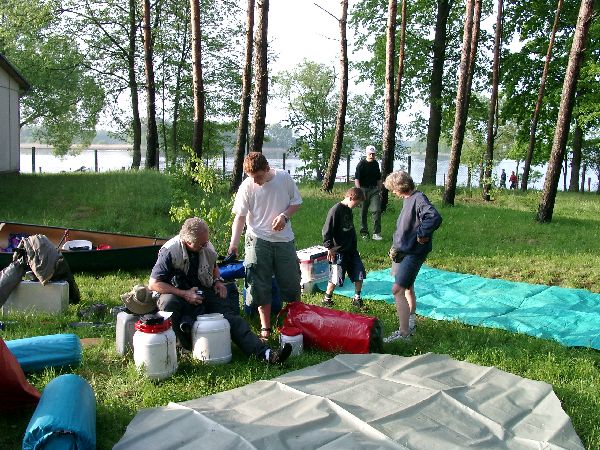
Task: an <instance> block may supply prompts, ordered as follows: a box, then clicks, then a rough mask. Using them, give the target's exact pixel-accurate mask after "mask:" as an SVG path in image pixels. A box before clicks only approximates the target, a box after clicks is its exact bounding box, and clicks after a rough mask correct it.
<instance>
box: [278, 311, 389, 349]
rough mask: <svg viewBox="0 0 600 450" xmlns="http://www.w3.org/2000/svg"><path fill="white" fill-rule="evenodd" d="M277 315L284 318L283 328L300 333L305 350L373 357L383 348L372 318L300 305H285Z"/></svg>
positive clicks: (376, 323)
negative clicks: (361, 354) (281, 315)
mask: <svg viewBox="0 0 600 450" xmlns="http://www.w3.org/2000/svg"><path fill="white" fill-rule="evenodd" d="M280 314H285V321H284V323H283V326H284V327H286V328H287V327H296V328H299V329H300V330H302V335H303V339H304V346H306V347H314V348H318V349H321V350H325V351H332V352H339V353H369V352H375V353H377V352H380V351H381V350H382V348H383V340H382V338H383V334H382V331H383V329H382V326H381V322H379V319H377V318H376V317H371V316H365V315H362V314H354V313H349V312H346V311H338V310H337V309H330V308H324V307H321V306H315V305H309V304H306V303H301V302H291V303H288V304H287V305H286V307H285V308H283V309H282V310H281V312H280ZM278 317H279V316H278Z"/></svg>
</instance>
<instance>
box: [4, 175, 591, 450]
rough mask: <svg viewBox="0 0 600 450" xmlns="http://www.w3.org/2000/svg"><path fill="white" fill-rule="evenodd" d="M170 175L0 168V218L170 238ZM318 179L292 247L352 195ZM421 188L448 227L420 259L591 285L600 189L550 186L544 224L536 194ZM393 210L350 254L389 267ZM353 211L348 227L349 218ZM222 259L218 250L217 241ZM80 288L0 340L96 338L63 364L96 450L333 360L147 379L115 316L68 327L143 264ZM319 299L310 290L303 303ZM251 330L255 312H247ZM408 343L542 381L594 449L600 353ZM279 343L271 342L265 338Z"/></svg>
mask: <svg viewBox="0 0 600 450" xmlns="http://www.w3.org/2000/svg"><path fill="white" fill-rule="evenodd" d="M172 186H173V185H172V183H171V181H170V177H169V175H165V174H160V173H156V172H147V171H139V172H115V173H98V174H95V173H82V174H79V173H77V174H74V173H69V174H41V175H40V174H31V175H2V176H0V196H1V198H2V199H3V207H2V217H1V218H0V220H4V221H13V222H27V223H36V224H44V225H54V226H67V227H72V228H87V229H94V230H100V231H115V232H126V233H133V234H144V235H151V236H161V237H169V236H172V235H174V234H175V233H177V232H178V230H179V226H180V225H179V224H178V223H173V222H171V220H170V218H169V208H170V206H171V203H172V195H173V192H172ZM319 188H320V186H319V185H317V184H304V185H302V186H301V193H302V196H303V199H304V203H303V206H302V208H301V209H300V211H299V212H298V213H297V214H296V215H295V216H294V218H293V227H294V231H295V234H296V245H297V248H298V249H300V248H305V247H309V246H312V245H317V244H320V243H321V227H322V225H323V221H324V219H325V215H326V213H327V211H328V209H329V208H330V207H331V206H332V205H333V204H334V203H335V202H337V201H339V200H341V198H342V197H343V193H344V192H345V190H346V189H347V186H346V185H345V184H343V185H342V184H340V185H336V187H335V189H334V192H333V193H331V194H329V193H324V192H322V191H321V190H320V189H319ZM426 193H427V195H428V196H429V198H430V199H431V201H432V202H433V203H434V204H435V205H436V206H437V207H438V209H439V210H440V213H441V214H442V216H443V219H444V223H443V224H442V227H441V228H440V229H439V230H438V231H437V232H436V234H435V237H434V251H433V252H432V253H431V255H430V257H429V259H428V262H427V263H428V264H429V265H431V266H433V267H437V268H440V269H446V270H452V271H457V272H463V273H473V274H477V275H481V276H485V277H491V278H502V279H506V280H512V281H524V282H529V283H543V284H549V285H558V286H564V287H574V288H585V289H589V290H592V291H594V292H599V293H600V197H599V196H597V195H595V194H588V193H586V194H573V193H559V194H558V197H557V201H556V206H555V210H554V218H553V221H552V222H551V223H550V224H545V225H539V224H537V223H536V222H535V221H534V220H533V217H534V214H535V211H536V209H537V205H538V202H539V197H540V193H539V192H527V193H520V192H511V191H496V192H494V199H493V201H492V202H484V201H483V200H481V194H480V192H479V191H477V190H459V192H458V195H457V199H456V206H454V207H442V206H441V195H442V192H441V189H440V188H428V189H427V190H426ZM188 195H189V202H190V205H191V207H197V206H198V203H199V202H200V200H201V199H202V198H203V196H204V195H205V194H204V193H203V192H202V191H201V190H200V189H199V188H197V187H194V186H190V188H189V192H188ZM401 207H402V204H401V202H400V201H399V200H398V199H396V198H391V199H390V205H389V207H388V210H387V212H386V213H385V214H384V215H383V217H382V226H383V229H382V235H383V237H384V240H383V241H381V242H376V241H372V240H368V241H362V240H361V241H360V242H359V250H360V252H361V255H362V256H363V259H364V262H365V265H366V267H367V269H368V270H378V269H382V268H385V267H388V265H389V261H388V257H387V251H388V248H389V246H390V242H391V235H392V233H393V230H394V228H395V223H396V219H397V217H398V214H399V213H400V210H401ZM358 214H359V213H358V211H355V221H356V222H357V223H358ZM217 250H218V251H219V252H220V253H221V254H224V253H225V252H226V250H227V249H226V248H218V249H217ZM75 276H76V280H77V283H78V285H79V288H80V290H81V294H82V303H81V305H71V306H69V310H68V312H67V313H66V314H65V315H63V316H60V317H55V316H32V315H11V316H9V317H5V318H3V320H10V321H12V322H14V323H11V324H9V325H8V327H7V329H6V330H4V331H1V332H0V333H1V334H0V336H1V337H2V338H3V339H17V338H22V337H29V336H36V335H45V334H53V333H64V332H69V333H76V334H77V335H78V336H80V337H81V338H99V339H100V340H99V344H97V345H92V346H89V347H85V348H84V354H83V362H82V364H81V366H79V367H77V368H74V369H73V370H72V371H73V372H74V373H77V374H79V375H81V376H83V377H85V378H86V379H87V380H88V381H89V382H90V384H91V385H92V387H93V389H94V392H95V394H96V399H97V437H98V442H97V444H98V448H99V449H109V448H112V446H113V445H114V444H115V443H116V442H117V441H118V440H119V439H120V438H121V436H122V434H123V433H124V431H125V427H126V426H127V424H128V423H129V422H130V421H131V419H132V418H133V417H134V415H135V414H136V412H137V411H138V410H139V409H141V408H148V407H154V406H161V405H166V404H167V403H168V402H170V401H173V402H180V401H185V400H190V399H193V398H197V397H200V396H204V395H210V394H214V393H218V392H222V391H226V390H229V389H233V388H236V387H239V386H244V385H246V384H249V383H252V382H254V381H257V380H260V379H270V378H273V377H276V376H278V375H281V374H283V373H285V372H289V371H292V370H296V369H300V368H303V367H307V366H310V365H313V364H316V363H319V362H321V361H325V360H327V359H328V358H330V357H331V356H332V355H331V354H330V353H324V352H319V351H312V350H308V351H306V352H305V353H304V354H303V355H302V356H300V357H297V358H293V359H291V360H290V362H289V364H286V365H285V367H283V368H274V367H268V366H266V365H265V364H263V363H262V362H259V361H256V360H254V359H252V358H250V359H248V358H246V357H245V356H244V355H243V354H241V353H240V352H239V351H237V349H235V348H234V356H233V361H232V363H230V364H227V365H223V366H207V365H204V364H202V363H200V362H198V361H196V360H193V359H192V358H190V357H188V356H184V357H183V358H181V359H180V362H179V369H178V371H177V373H176V374H175V375H174V376H173V377H171V378H169V379H167V380H165V381H163V382H152V381H150V380H148V379H146V378H144V377H143V376H141V375H139V374H138V373H137V371H136V370H135V366H134V364H133V360H132V358H131V357H122V356H120V355H118V354H117V353H116V351H115V328H114V321H113V320H112V318H110V317H106V318H105V320H106V322H107V323H109V324H110V326H106V327H77V328H75V327H72V326H71V325H70V324H71V322H76V321H79V320H81V319H80V318H79V317H78V316H77V311H78V310H79V308H85V307H86V306H89V305H91V304H93V303H106V304H107V305H109V307H112V306H115V305H119V304H120V303H121V302H120V298H119V295H120V294H122V293H124V292H127V291H129V290H130V289H131V287H132V286H133V285H135V284H138V283H146V282H147V279H148V276H149V271H132V272H127V271H120V272H106V273H96V274H83V273H77V274H75ZM320 299H321V296H320V295H318V294H311V295H306V296H305V301H307V302H310V303H318V302H320ZM334 300H335V302H336V305H338V307H339V308H340V309H344V310H351V307H350V301H349V299H346V298H343V297H339V296H334ZM366 305H367V312H368V313H369V314H372V315H375V316H377V317H379V318H380V319H381V320H382V322H383V325H384V329H385V330H386V332H390V331H391V330H393V329H395V328H396V327H397V321H396V316H395V311H394V307H393V306H392V305H388V304H386V303H384V302H373V301H367V302H366ZM250 323H251V326H252V327H253V328H254V330H257V329H258V328H259V323H258V320H257V318H251V319H250ZM418 324H419V332H418V334H417V336H416V337H415V339H414V340H413V342H412V343H410V344H403V343H393V344H388V345H386V347H385V351H386V352H388V353H391V354H396V355H402V356H412V355H419V354H423V353H427V352H433V353H442V354H448V355H450V356H451V357H453V358H455V359H459V360H465V361H469V362H471V363H474V364H481V365H485V366H495V367H497V368H499V369H501V370H505V371H507V372H510V373H514V374H516V375H519V376H522V377H527V378H531V379H534V380H539V381H544V382H546V383H550V384H551V385H552V386H553V388H554V390H555V392H556V394H557V395H558V397H559V398H560V400H561V401H562V404H563V408H564V409H565V411H566V412H567V414H569V416H570V417H571V419H572V421H573V424H574V426H575V429H576V431H577V433H578V434H579V436H580V437H581V439H582V441H583V443H584V445H585V447H586V448H589V449H593V448H600V424H599V422H598V419H597V418H598V417H599V416H600V353H599V352H598V351H596V350H593V349H585V348H566V347H563V346H561V345H560V344H558V343H556V342H553V341H548V340H543V339H536V338H533V337H530V336H526V335H522V334H515V333H509V332H506V331H502V330H495V329H487V328H479V327H472V326H467V325H463V324H460V323H457V322H447V321H434V320H431V319H425V318H420V319H419V321H418ZM273 344H274V345H275V344H276V342H275V341H274V342H273ZM69 372H71V370H70V369H63V370H45V371H42V372H39V373H35V374H29V375H28V379H29V380H30V382H31V383H32V384H33V385H34V386H36V387H37V388H38V389H39V390H43V388H44V386H45V385H46V384H47V383H48V382H49V381H50V380H52V378H54V377H55V376H57V375H59V374H61V373H69ZM32 412H33V410H27V411H21V412H18V413H16V414H13V415H11V416H8V417H0V429H2V430H3V433H1V434H0V448H2V449H17V448H20V445H21V439H22V438H23V434H24V431H25V428H26V426H27V423H28V421H29V419H30V417H31V414H32Z"/></svg>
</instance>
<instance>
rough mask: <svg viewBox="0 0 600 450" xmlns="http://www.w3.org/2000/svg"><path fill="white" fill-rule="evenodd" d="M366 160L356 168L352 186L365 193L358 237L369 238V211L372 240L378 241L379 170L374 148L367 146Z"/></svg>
mask: <svg viewBox="0 0 600 450" xmlns="http://www.w3.org/2000/svg"><path fill="white" fill-rule="evenodd" d="M366 156H367V157H366V158H365V159H363V160H361V161H360V162H359V163H358V165H357V166H356V173H355V175H354V184H355V185H356V187H358V188H361V189H362V190H363V191H364V193H365V201H364V202H363V204H362V211H361V215H360V235H361V236H362V237H363V239H367V238H368V237H369V225H368V216H369V211H371V212H372V215H373V236H372V237H373V240H375V241H380V240H381V239H382V238H381V197H380V195H381V170H379V163H378V162H377V160H376V159H375V147H373V146H372V145H367V148H366Z"/></svg>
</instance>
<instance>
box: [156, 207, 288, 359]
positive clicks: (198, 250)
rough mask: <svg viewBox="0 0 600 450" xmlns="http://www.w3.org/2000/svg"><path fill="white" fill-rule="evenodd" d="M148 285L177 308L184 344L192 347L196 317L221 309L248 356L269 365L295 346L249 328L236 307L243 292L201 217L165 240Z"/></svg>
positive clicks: (176, 324)
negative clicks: (224, 270) (224, 268)
mask: <svg viewBox="0 0 600 450" xmlns="http://www.w3.org/2000/svg"><path fill="white" fill-rule="evenodd" d="M148 286H149V288H150V289H152V290H153V291H156V292H158V293H159V294H161V295H160V298H159V299H158V307H159V309H160V310H161V311H169V312H171V313H172V315H171V321H172V323H173V331H175V335H176V336H177V340H178V342H179V345H180V346H181V347H183V348H185V349H186V350H192V339H191V330H192V325H193V324H194V321H195V320H196V316H198V315H200V314H204V313H221V314H223V316H224V317H225V319H227V321H228V322H229V325H230V330H231V340H232V341H233V342H234V343H235V344H236V345H237V346H238V347H239V348H240V349H241V350H242V351H243V352H244V353H245V354H247V355H255V356H256V358H258V359H259V360H264V361H265V362H267V363H269V364H281V363H283V362H284V361H285V360H286V359H287V358H288V357H289V356H290V353H291V351H292V346H291V345H290V344H289V343H287V344H285V346H284V347H283V348H282V349H281V350H275V349H272V348H270V347H269V346H268V345H266V344H265V343H263V342H262V341H261V340H260V339H259V338H258V336H256V335H255V334H254V333H252V331H251V330H250V327H249V325H248V323H247V322H246V321H245V320H244V319H243V318H242V317H241V316H240V315H239V313H238V312H237V311H236V306H237V307H238V308H239V300H238V299H239V293H238V290H237V287H236V286H235V284H234V283H227V284H225V283H224V282H223V279H222V278H221V276H220V271H219V267H218V266H217V252H216V251H215V248H214V247H213V245H212V244H211V243H210V241H209V230H208V225H207V224H206V222H205V221H204V220H202V219H199V218H197V217H192V218H190V219H187V220H186V221H185V222H184V224H183V226H182V227H181V231H180V232H179V235H177V236H175V237H174V238H172V239H170V240H169V241H168V242H166V243H165V244H164V245H163V246H162V248H161V249H160V251H159V252H158V260H157V261H156V264H155V265H154V268H153V269H152V274H151V275H150V282H149V283H148Z"/></svg>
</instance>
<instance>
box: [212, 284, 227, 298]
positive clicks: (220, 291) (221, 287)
mask: <svg viewBox="0 0 600 450" xmlns="http://www.w3.org/2000/svg"><path fill="white" fill-rule="evenodd" d="M213 289H214V290H215V292H216V293H217V295H218V296H219V297H221V298H225V297H227V286H225V283H223V282H222V281H217V282H216V283H215V285H214V286H213Z"/></svg>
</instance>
